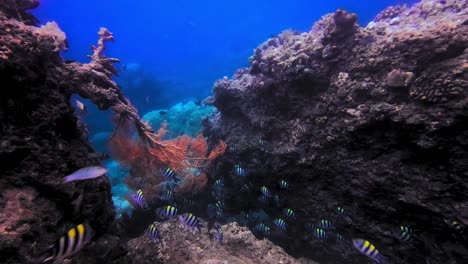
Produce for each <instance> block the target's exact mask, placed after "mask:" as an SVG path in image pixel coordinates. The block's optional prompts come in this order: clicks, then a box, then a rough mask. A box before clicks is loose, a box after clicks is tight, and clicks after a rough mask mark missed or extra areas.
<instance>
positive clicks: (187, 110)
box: [142, 101, 214, 138]
mask: <svg viewBox="0 0 468 264" xmlns="http://www.w3.org/2000/svg"><path fill="white" fill-rule="evenodd" d="M213 111H214V107H212V106H206V105H202V104H196V103H195V102H193V101H189V102H186V103H178V104H176V105H174V106H173V107H171V108H169V109H160V110H155V111H151V112H148V113H146V114H144V115H143V117H142V119H143V120H144V121H147V122H148V123H149V124H150V125H151V127H152V128H153V129H155V130H157V129H158V128H159V127H161V125H162V124H163V122H167V126H168V128H169V129H170V131H169V134H168V135H166V137H168V138H174V137H177V136H180V135H183V134H186V135H189V136H191V137H195V136H197V135H198V133H200V132H201V131H202V130H203V126H202V125H201V122H202V120H203V118H206V117H207V116H209V115H211V114H212V113H213Z"/></svg>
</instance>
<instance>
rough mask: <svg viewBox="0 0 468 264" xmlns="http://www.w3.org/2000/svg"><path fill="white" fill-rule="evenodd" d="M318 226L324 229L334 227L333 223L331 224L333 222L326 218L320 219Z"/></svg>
mask: <svg viewBox="0 0 468 264" xmlns="http://www.w3.org/2000/svg"><path fill="white" fill-rule="evenodd" d="M318 227H320V228H322V229H325V230H329V229H335V225H334V224H333V222H332V221H330V220H326V219H322V220H320V221H319V223H318Z"/></svg>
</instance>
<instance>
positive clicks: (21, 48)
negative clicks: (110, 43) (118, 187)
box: [0, 1, 120, 263]
mask: <svg viewBox="0 0 468 264" xmlns="http://www.w3.org/2000/svg"><path fill="white" fill-rule="evenodd" d="M37 3H38V2H37V1H2V3H1V4H0V78H1V79H2V83H3V85H2V87H1V89H0V144H1V147H0V160H1V171H2V176H1V177H0V186H1V187H0V188H1V190H2V191H1V194H0V232H1V235H0V255H1V262H2V263H37V261H38V256H40V255H41V253H42V251H43V250H44V249H46V248H47V247H48V246H49V245H50V244H51V243H52V242H54V240H55V239H57V238H58V237H59V236H60V235H62V233H63V232H64V231H65V230H66V229H68V228H70V227H71V226H74V225H76V224H79V223H83V222H87V223H89V224H90V225H91V226H92V227H93V229H94V230H95V231H96V235H95V240H94V241H95V243H96V247H92V248H91V249H86V250H85V251H84V252H86V253H84V254H80V255H78V256H76V257H77V259H79V261H82V262H86V261H89V260H91V259H92V258H94V260H92V261H89V263H95V262H103V261H104V262H105V261H109V262H112V261H110V260H111V259H112V258H111V257H110V256H111V255H112V254H119V252H120V250H119V247H118V246H117V245H118V244H119V239H118V238H117V237H116V236H115V225H114V224H115V222H114V208H113V204H112V200H111V190H110V185H109V181H108V179H107V178H106V177H100V178H98V179H94V180H90V181H85V182H78V183H69V184H63V181H62V179H63V177H64V176H66V175H68V174H70V173H71V172H73V171H76V170H77V169H80V168H82V167H86V166H91V165H97V164H99V163H100V159H99V156H98V155H96V153H94V152H93V150H92V148H91V147H90V145H89V144H88V142H87V135H86V133H85V131H84V130H82V124H81V121H80V120H79V119H78V118H77V117H76V115H75V113H74V109H73V107H72V105H71V104H70V96H71V93H72V92H73V91H72V89H75V88H76V89H79V88H81V86H80V85H81V84H80V82H81V81H82V80H83V78H84V79H87V80H88V83H91V82H94V83H95V86H99V85H102V86H105V87H106V88H107V84H108V83H105V82H103V80H105V79H106V78H107V77H106V75H105V74H106V72H105V71H102V69H103V68H99V67H100V66H98V65H97V64H96V65H95V66H93V65H91V66H90V65H81V64H78V63H69V64H66V63H64V62H63V61H62V58H61V57H60V51H63V50H64V49H65V47H66V37H65V34H64V33H63V32H62V31H61V30H60V29H59V27H58V26H57V24H55V23H48V24H47V25H45V26H43V27H41V28H38V27H35V26H30V25H28V24H32V23H31V21H33V20H34V19H32V18H33V17H32V16H31V15H29V14H28V13H26V12H25V11H24V10H25V9H29V8H33V7H35V6H37ZM14 11H15V12H14ZM101 67H102V66H101ZM103 72H104V73H103ZM83 76H85V77H83ZM103 76H104V77H103ZM79 77H83V78H79ZM80 79H81V80H80ZM70 88H72V89H70ZM109 230H112V232H113V233H114V234H112V235H103V234H105V233H106V232H108V231H109ZM106 244H107V245H114V246H113V247H108V248H106V249H103V247H102V245H106ZM88 250H89V251H88ZM93 250H97V251H93ZM98 251H100V252H102V253H103V254H99V255H97V254H96V252H98Z"/></svg>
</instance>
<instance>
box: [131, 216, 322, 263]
mask: <svg viewBox="0 0 468 264" xmlns="http://www.w3.org/2000/svg"><path fill="white" fill-rule="evenodd" d="M158 229H159V231H160V232H161V240H162V244H158V243H157V242H154V241H152V239H151V238H150V237H149V235H148V234H146V233H145V234H144V235H142V236H140V237H138V238H135V239H132V240H130V241H129V242H128V244H129V252H128V254H127V256H126V257H127V258H128V259H129V260H131V261H134V263H212V264H215V263H233V264H234V263H235V264H240V263H284V264H293V263H304V264H306V263H307V264H314V263H315V262H313V261H307V260H304V261H299V260H296V259H294V258H292V257H290V256H289V255H288V254H286V253H285V252H284V251H283V250H282V249H281V248H280V247H278V246H275V245H273V243H271V242H270V241H268V240H258V239H257V238H255V236H254V235H253V234H252V233H251V232H250V231H249V230H248V229H247V228H245V227H241V226H239V225H238V224H237V223H230V224H227V225H224V226H223V230H224V239H223V243H222V244H220V243H219V242H218V241H216V240H215V239H214V238H212V237H210V235H209V233H208V230H207V228H206V227H205V228H202V232H201V233H196V234H192V233H191V232H189V231H187V230H184V229H182V228H181V227H180V224H179V223H178V220H175V219H174V220H171V221H168V222H165V223H160V224H158ZM123 261H125V259H124V260H123ZM123 263H125V262H123Z"/></svg>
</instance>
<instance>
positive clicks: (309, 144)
mask: <svg viewBox="0 0 468 264" xmlns="http://www.w3.org/2000/svg"><path fill="white" fill-rule="evenodd" d="M355 22H356V17H355V15H352V14H349V13H347V12H345V11H342V10H338V11H336V13H335V14H329V15H325V16H323V17H322V19H321V20H319V21H318V22H317V23H315V25H314V26H313V27H312V29H311V31H310V32H307V33H302V34H298V33H287V32H286V33H284V34H281V35H280V36H278V37H274V38H270V39H268V40H267V41H266V42H265V43H263V44H262V45H260V46H259V47H258V48H257V49H256V50H255V52H254V55H253V56H252V57H251V59H250V61H251V67H250V68H247V69H241V70H239V71H237V72H236V74H235V75H234V76H233V77H232V79H229V80H227V79H222V80H219V81H218V82H217V83H216V85H215V87H214V90H213V93H214V94H213V97H212V98H210V99H209V100H206V101H207V102H212V104H213V105H214V106H216V107H217V108H218V110H219V111H220V114H217V115H216V116H213V117H212V118H211V119H210V122H208V123H206V130H205V134H206V135H210V136H211V138H212V139H223V140H225V141H226V143H227V144H228V146H229V147H233V148H234V149H236V150H237V151H238V152H239V153H238V156H239V157H238V158H240V159H241V162H244V164H245V166H246V169H247V170H248V171H249V172H250V176H249V181H250V184H251V185H252V188H253V189H255V190H257V189H259V188H260V186H263V185H266V186H272V185H274V184H276V182H278V181H279V180H280V179H284V180H287V181H288V182H289V183H290V185H291V186H294V187H293V188H294V192H291V193H289V194H288V197H287V199H288V204H290V205H291V206H292V207H294V209H295V210H297V214H298V215H300V218H299V219H302V221H308V220H310V221H312V222H313V221H318V220H319V219H320V218H322V217H328V216H330V215H331V214H332V212H333V211H334V208H336V206H338V205H341V206H344V207H345V208H347V210H348V211H349V212H350V214H351V215H352V216H353V222H352V224H346V225H344V227H342V230H343V232H344V233H345V237H347V238H348V239H350V238H352V237H365V238H367V239H370V240H371V241H374V243H376V244H377V245H378V246H379V249H380V251H381V252H382V254H385V255H387V256H389V257H390V259H391V260H392V263H426V261H431V263H462V262H466V261H467V260H468V250H467V249H466V247H463V246H461V245H465V244H466V240H465V239H466V238H464V237H463V235H462V234H461V233H460V232H459V230H456V229H454V228H453V226H451V225H450V224H448V223H450V221H451V219H457V220H456V221H458V222H461V223H463V226H466V225H468V213H467V211H466V210H465V209H466V205H467V204H468V195H467V193H468V181H467V177H468V158H467V157H468V151H467V149H468V148H467V144H468V126H467V124H468V98H467V92H468V78H467V76H468V66H467V65H468V64H467V62H468V52H467V51H468V26H467V23H468V2H466V1H458V0H448V1H433V0H423V1H421V2H420V3H418V4H415V5H414V6H412V7H411V8H408V7H403V6H399V7H390V8H387V9H386V10H384V11H383V12H382V13H381V14H379V15H377V17H376V19H375V21H373V22H371V23H369V25H367V26H366V27H358V26H357V25H356V23H355ZM259 140H262V141H261V142H265V143H264V144H259ZM238 162H239V161H238V160H237V159H234V158H233V157H232V156H229V155H226V156H225V157H224V158H223V159H222V160H221V161H220V164H217V168H224V171H221V172H220V173H221V174H223V175H231V181H232V182H233V183H234V186H230V187H228V189H229V190H227V191H226V192H227V202H228V203H230V204H231V205H232V206H233V207H234V208H235V207H237V208H243V207H246V206H249V202H248V200H251V199H252V197H251V196H249V195H244V196H243V197H242V198H240V197H239V196H238V195H237V193H238V191H239V190H240V189H241V188H242V185H243V184H244V180H239V178H238V177H236V176H234V174H233V173H232V167H233V165H234V164H237V163H238ZM272 172H274V173H272ZM462 208H465V209H462ZM267 211H268V212H269V213H272V214H274V213H275V210H274V209H268V210H267ZM400 224H407V225H414V226H415V227H418V228H419V229H420V230H419V235H420V237H421V240H422V241H421V244H419V245H418V246H416V247H414V248H411V249H409V248H408V246H407V245H405V244H402V243H401V242H399V241H398V240H396V239H395V238H394V237H393V236H392V230H393V228H394V227H395V226H398V225H400ZM465 231H466V227H465ZM297 236H298V235H296V237H297ZM279 243H282V245H283V246H284V247H285V248H286V249H287V252H289V253H291V254H293V255H294V256H307V257H308V258H311V259H314V260H317V261H319V262H321V263H362V261H365V256H360V255H359V254H358V253H357V251H356V250H354V249H353V248H349V247H347V248H344V249H343V248H342V247H340V246H339V245H338V244H336V243H308V242H304V243H303V244H302V249H300V248H299V249H298V248H297V247H294V248H293V247H291V245H293V244H294V239H293V238H291V237H290V238H288V239H285V240H283V241H280V242H279Z"/></svg>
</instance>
